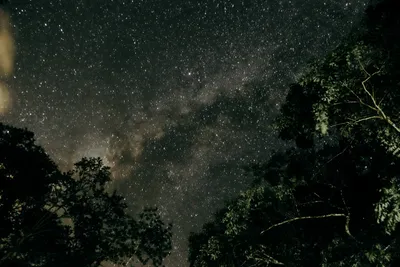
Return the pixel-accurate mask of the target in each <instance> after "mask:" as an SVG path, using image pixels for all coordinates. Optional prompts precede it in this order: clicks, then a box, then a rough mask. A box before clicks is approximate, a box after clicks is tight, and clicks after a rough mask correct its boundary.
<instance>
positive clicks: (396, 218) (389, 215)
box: [375, 179, 400, 235]
mask: <svg viewBox="0 0 400 267" xmlns="http://www.w3.org/2000/svg"><path fill="white" fill-rule="evenodd" d="M380 191H381V193H382V197H381V199H380V200H379V202H378V203H377V204H376V206H375V213H376V217H377V222H378V223H380V224H383V225H384V227H385V232H386V233H387V234H388V235H390V234H392V232H393V231H394V230H395V229H396V227H397V224H398V223H399V222H400V189H399V186H398V181H396V180H395V179H393V180H392V182H391V185H390V186H389V187H386V188H382V189H381V190H380Z"/></svg>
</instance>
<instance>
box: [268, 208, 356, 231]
mask: <svg viewBox="0 0 400 267" xmlns="http://www.w3.org/2000/svg"><path fill="white" fill-rule="evenodd" d="M330 217H345V218H349V216H348V215H346V214H343V213H332V214H326V215H317V216H304V217H295V218H292V219H289V220H286V221H283V222H280V223H277V224H274V225H272V226H270V227H268V228H267V229H266V230H263V231H262V232H261V233H260V234H261V235H262V234H265V233H266V232H268V231H269V230H271V229H273V228H275V227H278V226H281V225H284V224H287V223H291V222H294V221H300V220H310V219H325V218H330ZM345 227H346V233H347V229H348V222H347V221H346V226H345Z"/></svg>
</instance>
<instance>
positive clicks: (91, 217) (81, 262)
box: [0, 124, 171, 266]
mask: <svg viewBox="0 0 400 267" xmlns="http://www.w3.org/2000/svg"><path fill="white" fill-rule="evenodd" d="M109 181H110V172H109V168H108V167H105V166H103V164H102V162H101V160H100V159H94V158H90V159H87V158H83V159H82V160H81V161H79V162H78V163H76V164H75V168H74V169H73V170H72V171H70V172H68V173H64V174H62V173H60V172H59V171H58V169H57V166H56V165H55V164H54V163H53V162H52V161H51V160H50V158H49V157H48V155H47V154H46V153H45V152H44V150H43V149H42V148H41V147H39V146H37V145H35V144H34V137H33V133H31V132H29V131H27V130H23V129H17V128H14V127H10V126H6V125H3V124H0V218H1V224H0V225H1V229H0V266H73V265H76V266H99V265H100V263H101V262H102V261H110V262H114V263H124V264H125V263H126V261H127V259H129V258H132V257H136V258H138V259H139V260H140V261H141V262H142V263H147V262H150V261H151V262H152V263H153V265H154V266H161V265H162V260H163V258H165V256H166V255H168V252H169V250H170V249H171V226H170V225H169V226H167V225H165V224H164V223H163V222H162V220H161V218H160V216H159V215H158V213H157V210H156V209H146V210H145V211H144V212H143V213H142V214H140V215H139V218H137V219H134V218H133V217H131V216H129V215H128V214H127V211H126V209H127V205H126V203H125V202H124V199H123V197H122V196H119V195H118V194H116V192H113V193H112V194H109V193H107V192H106V186H107V183H108V182H109Z"/></svg>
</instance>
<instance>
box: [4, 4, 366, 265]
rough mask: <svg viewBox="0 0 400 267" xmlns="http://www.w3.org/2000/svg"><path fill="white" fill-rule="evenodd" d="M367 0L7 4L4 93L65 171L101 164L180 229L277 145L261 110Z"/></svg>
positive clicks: (17, 121) (180, 242)
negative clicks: (8, 69)
mask: <svg viewBox="0 0 400 267" xmlns="http://www.w3.org/2000/svg"><path fill="white" fill-rule="evenodd" d="M366 2H367V0H331V1H320V0H292V1H289V0H285V1H278V0H268V1H267V0H251V1H250V0H231V1H228V0H220V1H217V0H202V1H197V0H196V1H194V0H171V1H166V0H131V1H128V0H120V1H112V0H108V1H105V0H79V1H78V0H73V1H64V0H39V1H38V0H35V1H33V0H32V1H27V0H25V1H22V0H20V1H17V0H15V1H12V0H10V4H9V5H8V8H9V12H10V15H11V21H12V23H13V26H14V35H15V41H16V49H17V50H16V51H17V52H16V53H17V55H16V67H15V71H14V76H13V77H11V79H9V80H8V81H7V83H8V88H9V89H10V92H11V94H10V95H11V97H12V102H11V103H12V105H11V107H10V109H9V110H8V112H7V113H5V114H2V115H0V116H1V120H2V121H4V122H6V123H10V124H12V125H14V126H19V127H27V128H29V129H30V130H32V131H34V132H35V133H36V137H37V140H38V142H39V143H40V144H41V145H43V146H44V148H45V149H46V151H48V152H49V154H50V155H51V156H52V158H53V159H54V160H55V161H56V162H57V163H58V164H59V165H60V167H61V168H63V169H66V168H69V167H70V166H71V164H72V163H73V162H74V161H77V160H78V159H80V158H81V157H83V156H96V157H97V156H99V157H102V158H103V159H104V161H105V163H106V164H108V165H109V166H111V168H112V172H113V178H114V184H113V186H114V187H115V188H117V189H118V190H120V192H122V193H123V194H124V195H125V196H126V199H127V200H128V202H129V203H130V205H131V209H132V212H135V211H136V210H138V209H141V208H142V207H143V206H144V205H157V206H158V207H159V208H160V212H162V214H163V216H164V218H165V219H166V220H171V221H173V223H174V234H175V236H174V247H175V248H174V251H173V252H172V255H171V256H170V257H169V258H168V259H167V261H166V265H167V266H170V267H180V266H187V263H186V258H187V237H188V234H189V232H190V231H197V230H199V229H200V227H201V225H202V224H203V223H204V222H206V221H207V220H209V219H210V218H211V216H212V214H213V212H215V211H216V209H217V208H218V207H221V205H222V204H223V202H224V201H225V200H227V199H229V198H230V197H233V196H235V195H237V194H238V192H239V191H240V190H242V189H244V188H245V187H246V185H248V184H249V182H250V181H251V179H252V178H251V177H249V176H248V175H246V174H245V172H244V171H243V170H242V167H243V166H245V165H246V164H249V163H254V162H260V161H264V160H266V159H268V157H269V156H270V153H271V151H272V150H273V149H279V148H282V143H280V142H279V141H278V140H277V138H276V135H275V133H274V130H273V128H272V125H271V122H272V119H273V118H274V116H275V114H276V112H277V110H278V108H279V105H280V103H281V102H282V100H283V99H284V97H285V95H286V92H287V89H288V84H289V83H290V82H292V81H294V79H296V77H298V76H299V75H300V74H301V72H302V70H303V69H304V67H305V66H306V65H305V64H306V63H307V62H308V61H309V60H311V59H313V58H319V57H321V56H322V55H324V54H325V53H326V52H327V51H328V50H329V49H332V48H333V47H334V46H335V45H337V44H338V43H339V42H340V40H341V38H342V37H344V36H345V34H346V33H347V32H348V30H350V28H351V27H352V25H353V24H355V23H356V22H357V21H358V20H359V19H360V16H361V14H362V12H363V10H364V8H365V7H366Z"/></svg>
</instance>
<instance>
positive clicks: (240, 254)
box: [189, 0, 400, 266]
mask: <svg viewBox="0 0 400 267" xmlns="http://www.w3.org/2000/svg"><path fill="white" fill-rule="evenodd" d="M399 25H400V9H399V3H398V1H394V0H384V1H380V2H379V3H377V4H375V5H370V6H369V7H368V9H367V12H366V17H365V18H364V20H363V22H362V24H361V27H357V28H356V30H357V31H356V30H354V31H353V32H352V33H351V34H350V35H349V37H348V38H347V40H345V42H344V43H343V44H342V45H340V46H339V47H337V48H336V49H335V50H334V51H333V52H332V53H330V54H329V55H328V56H327V57H326V58H324V60H322V61H319V62H315V63H312V64H311V65H310V66H309V71H308V72H307V73H306V74H304V75H303V76H302V77H301V78H300V79H299V81H298V82H297V83H295V84H293V85H291V87H290V90H289V93H288V95H287V98H286V102H285V103H284V105H283V106H282V109H281V116H280V117H279V118H278V119H277V126H278V129H279V134H280V137H281V138H282V139H284V140H293V141H295V142H296V145H297V146H296V148H293V149H290V150H288V151H286V152H283V153H276V154H275V155H274V156H273V157H272V158H271V159H270V160H269V161H268V162H267V163H264V164H259V165H256V166H252V167H251V168H248V169H249V170H250V171H252V172H253V173H254V175H255V176H257V179H255V181H254V183H253V185H252V186H251V187H250V188H249V189H247V190H245V191H243V192H242V193H241V194H240V196H238V197H237V198H235V199H233V200H232V201H231V202H229V203H227V204H226V206H225V207H224V208H223V209H222V210H220V211H219V212H218V213H217V214H216V215H215V218H214V220H213V221H212V222H210V223H208V224H206V225H205V226H204V227H203V229H202V231H201V232H199V233H192V234H191V237H190V239H189V249H190V254H189V262H190V266H279V265H281V266H398V265H399V263H400V255H399V252H398V251H400V242H399V234H400V230H399V227H398V224H399V222H400V186H399V185H400V180H399V178H400V157H399V151H400V142H399V140H400V139H399V138H400V131H399V126H398V125H399V124H398V118H399V108H398V105H396V103H398V101H399V96H400V95H399V92H400V90H399V89H400V88H399V82H398V77H399V74H400V73H399V70H400V68H399V67H400V66H399V64H400V57H399V56H398V55H399V51H400V50H399V49H400V46H399V44H400V32H399V31H398V26H399Z"/></svg>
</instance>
